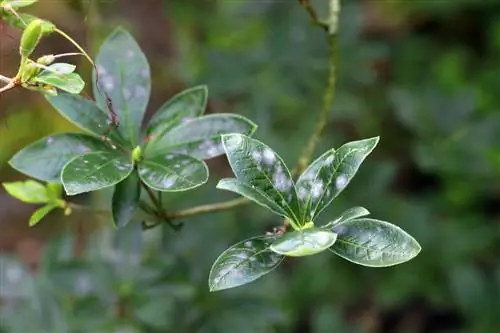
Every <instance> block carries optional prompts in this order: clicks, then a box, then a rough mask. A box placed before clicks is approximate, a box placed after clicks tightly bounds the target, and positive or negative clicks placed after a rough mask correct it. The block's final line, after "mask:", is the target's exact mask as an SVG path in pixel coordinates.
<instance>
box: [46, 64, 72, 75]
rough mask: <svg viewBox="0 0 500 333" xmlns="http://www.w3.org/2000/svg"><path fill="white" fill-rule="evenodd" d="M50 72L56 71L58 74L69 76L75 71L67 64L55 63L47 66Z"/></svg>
mask: <svg viewBox="0 0 500 333" xmlns="http://www.w3.org/2000/svg"><path fill="white" fill-rule="evenodd" d="M48 67H49V68H50V69H51V70H53V71H56V72H58V73H60V74H70V73H73V72H74V71H75V69H76V66H75V65H72V64H67V63H65V62H57V63H55V64H52V65H50V66H48Z"/></svg>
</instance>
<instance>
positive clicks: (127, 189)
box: [111, 171, 141, 228]
mask: <svg viewBox="0 0 500 333" xmlns="http://www.w3.org/2000/svg"><path fill="white" fill-rule="evenodd" d="M140 197H141V181H140V179H139V176H138V174H137V172H135V171H134V172H132V173H131V174H130V176H128V177H127V178H125V179H124V180H122V181H121V182H120V183H118V184H116V187H115V192H114V193H113V199H112V205H111V206H112V213H113V221H114V222H115V226H116V227H117V228H121V227H124V226H126V225H127V224H128V223H129V222H130V221H131V220H132V218H133V217H134V214H135V211H136V209H137V206H138V205H139V199H140Z"/></svg>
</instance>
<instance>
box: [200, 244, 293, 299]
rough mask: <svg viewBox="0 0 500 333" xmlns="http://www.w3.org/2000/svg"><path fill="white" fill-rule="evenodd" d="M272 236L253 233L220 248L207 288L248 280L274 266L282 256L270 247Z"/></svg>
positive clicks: (215, 288) (224, 287)
mask: <svg viewBox="0 0 500 333" xmlns="http://www.w3.org/2000/svg"><path fill="white" fill-rule="evenodd" d="M274 239H275V237H274V236H258V237H253V238H250V239H247V240H244V241H242V242H239V243H237V244H235V245H233V246H231V247H230V248H228V249H227V250H226V251H224V252H223V253H222V254H221V255H220V256H219V257H218V258H217V259H216V260H215V262H214V264H213V265H212V269H211V270H210V275H209V278H208V285H209V288H210V291H218V290H223V289H229V288H234V287H238V286H241V285H244V284H247V283H250V282H252V281H255V280H257V279H258V278H260V277H261V276H263V275H266V274H268V273H269V272H271V271H272V270H273V269H275V268H276V267H278V266H279V264H280V263H281V262H282V261H283V258H284V257H283V256H281V255H279V254H277V253H274V252H273V251H271V250H270V246H271V243H272V242H273V241H274Z"/></svg>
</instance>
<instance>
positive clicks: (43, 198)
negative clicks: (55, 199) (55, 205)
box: [2, 180, 49, 204]
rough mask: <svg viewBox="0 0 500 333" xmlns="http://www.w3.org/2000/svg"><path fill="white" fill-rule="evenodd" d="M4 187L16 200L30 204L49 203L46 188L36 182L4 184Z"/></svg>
mask: <svg viewBox="0 0 500 333" xmlns="http://www.w3.org/2000/svg"><path fill="white" fill-rule="evenodd" d="M2 185H3V187H4V188H5V190H6V191H7V193H9V194H10V195H11V196H13V197H14V198H16V199H18V200H21V201H23V202H26V203H30V204H42V203H47V202H49V197H48V195H47V189H46V188H45V186H44V185H43V184H41V183H39V182H37V181H34V180H26V181H21V182H13V183H2Z"/></svg>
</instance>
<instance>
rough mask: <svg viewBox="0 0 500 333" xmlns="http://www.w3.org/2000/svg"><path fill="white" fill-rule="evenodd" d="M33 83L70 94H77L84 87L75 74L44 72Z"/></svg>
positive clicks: (78, 76)
mask: <svg viewBox="0 0 500 333" xmlns="http://www.w3.org/2000/svg"><path fill="white" fill-rule="evenodd" d="M33 81H35V82H39V83H43V84H48V85H51V86H54V87H56V88H58V89H61V90H63V91H66V92H68V93H70V94H79V93H81V92H82V90H83V88H84V87H85V81H83V79H82V78H81V77H80V75H79V74H77V73H69V74H61V73H54V72H51V71H48V70H44V71H43V72H41V73H40V74H39V75H37V76H36V77H34V78H33Z"/></svg>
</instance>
